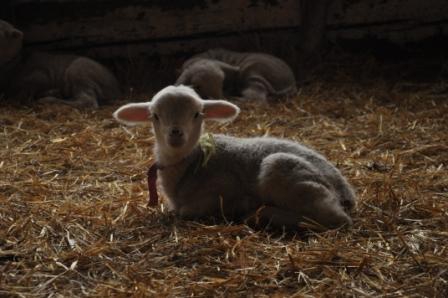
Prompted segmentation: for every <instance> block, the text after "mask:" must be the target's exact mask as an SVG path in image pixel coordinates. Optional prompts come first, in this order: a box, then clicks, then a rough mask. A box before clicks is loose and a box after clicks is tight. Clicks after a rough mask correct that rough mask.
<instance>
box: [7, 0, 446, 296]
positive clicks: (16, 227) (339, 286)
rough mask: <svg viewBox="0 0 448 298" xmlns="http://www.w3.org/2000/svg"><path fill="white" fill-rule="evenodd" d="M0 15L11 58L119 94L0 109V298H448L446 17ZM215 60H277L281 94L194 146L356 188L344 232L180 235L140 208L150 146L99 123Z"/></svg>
mask: <svg viewBox="0 0 448 298" xmlns="http://www.w3.org/2000/svg"><path fill="white" fill-rule="evenodd" d="M313 3H314V4H313ZM1 5H2V7H1V11H0V18H1V19H6V20H7V21H9V22H11V23H13V24H15V25H16V26H17V28H19V29H20V30H22V31H23V33H24V36H25V45H24V47H25V49H29V50H35V51H49V52H52V53H59V52H62V53H76V54H82V55H86V56H89V57H93V58H95V59H98V60H100V61H102V62H104V64H106V65H107V66H109V67H110V69H112V70H113V71H114V72H115V74H116V75H117V77H118V79H119V81H120V82H121V84H122V85H123V86H124V87H123V89H124V94H125V95H124V96H123V97H122V98H120V99H119V101H117V102H114V103H113V104H111V105H106V106H101V107H100V108H98V109H81V110H78V109H75V108H72V107H69V106H66V105H55V104H37V103H31V104H26V105H24V104H18V103H16V102H14V101H11V100H9V99H8V98H4V97H2V98H1V100H0V124H1V131H0V144H1V147H0V296H6V297H16V296H17V297H31V296H33V297H34V296H38V297H41V296H51V297H53V296H60V297H66V296H67V297H69V296H96V297H107V296H119V297H124V296H126V297H127V296H137V297H146V296H154V297H162V296H169V297H186V296H193V297H228V296H229V297H246V296H249V297H252V296H257V297H303V296H307V297H308V296H311V297H314V296H330V297H333V296H334V297H339V296H360V297H364V296H366V297H370V296H385V297H398V296H409V297H446V296H447V295H448V249H447V246H448V117H447V114H448V81H447V80H448V61H447V53H448V51H447V49H448V48H447V39H446V35H447V29H448V20H447V16H448V4H447V3H446V1H444V0H432V1H418V0H384V1H380V0H366V1H355V0H336V1H325V0H324V1H306V0H302V1H299V0H297V1H295V0H278V1H274V0H259V1H258V0H240V1H237V0H229V1H227V0H226V1H224V0H201V1H158V0H152V1H151V0H147V1H137V0H133V1H127V2H126V3H125V2H124V1H83V0H65V1H51V0H46V1H33V0H27V1H26V0H16V1H14V0H12V1H6V3H4V4H3V3H2V4H1ZM216 47H222V48H229V49H232V50H238V51H252V52H260V51H261V52H267V53H271V54H275V55H277V56H278V57H281V58H282V59H284V60H285V61H286V62H287V63H288V64H289V65H290V66H291V67H292V69H293V70H294V72H295V74H296V77H297V78H298V85H297V88H298V93H297V95H296V96H295V97H294V98H292V99H291V100H290V101H287V102H279V103H275V104H261V103H259V102H256V101H248V102H243V103H237V104H238V106H239V107H240V108H241V114H240V115H239V117H238V118H237V119H236V120H235V121H234V122H233V123H230V124H225V125H222V124H208V125H207V130H208V131H210V132H213V133H223V134H229V135H234V136H245V137H252V136H265V135H269V136H275V137H283V138H288V139H292V140H295V141H297V142H300V143H303V144H306V145H308V146H310V147H312V148H314V149H316V150H317V151H319V152H320V153H322V154H323V155H325V156H326V157H327V158H328V160H330V161H331V162H332V163H333V164H335V165H336V166H337V167H338V168H339V169H340V170H341V171H342V173H343V174H344V175H345V177H347V179H348V180H349V181H350V183H351V184H352V185H353V186H354V188H355V189H356V193H357V206H356V207H355V209H354V211H353V213H352V218H353V225H352V226H351V227H344V228H341V229H333V230H329V231H326V232H321V233H318V232H313V231H311V230H305V231H304V230H300V233H296V232H295V231H290V230H270V229H268V228H267V229H255V228H253V227H251V226H248V225H245V224H244V223H239V222H229V221H227V220H226V219H225V218H214V219H209V220H196V221H194V220H183V219H181V218H179V217H178V216H176V215H175V214H173V213H171V212H169V211H168V210H167V208H166V204H164V202H163V197H162V202H161V204H159V205H158V206H156V207H148V206H147V199H148V186H147V184H146V178H147V177H146V171H147V170H148V167H149V166H150V165H151V164H152V163H153V161H154V157H153V156H152V153H151V148H152V146H153V144H154V136H153V134H152V132H151V130H150V127H149V126H143V127H130V128H129V127H124V126H122V125H120V124H119V123H117V122H116V121H114V120H113V119H112V113H113V111H115V110H116V109H117V108H118V107H119V106H120V105H122V104H125V103H127V102H130V101H147V100H150V99H151V97H152V95H153V94H154V93H155V92H156V91H157V90H159V89H160V88H161V87H164V86H166V85H170V84H173V83H174V81H175V79H176V75H177V74H176V69H179V68H180V67H181V65H182V62H183V61H185V60H186V59H187V58H188V57H190V56H191V55H192V54H196V53H198V52H201V51H205V50H207V49H209V48H216ZM0 70H1V69H0ZM0 74H1V73H0ZM192 199H193V198H192Z"/></svg>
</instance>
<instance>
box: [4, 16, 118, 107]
mask: <svg viewBox="0 0 448 298" xmlns="http://www.w3.org/2000/svg"><path fill="white" fill-rule="evenodd" d="M22 41H23V33H22V32H21V31H20V30H18V29H16V28H14V26H12V25H11V24H9V23H7V22H5V21H2V20H0V95H1V94H3V95H4V96H5V97H6V98H11V99H15V100H17V101H19V102H23V101H35V100H37V101H40V102H46V103H56V104H58V103H62V104H67V105H71V106H74V107H98V105H99V104H103V103H107V102H108V101H112V100H115V99H116V98H118V97H119V96H120V88H119V84H118V82H117V79H116V78H115V76H114V75H113V74H112V73H111V72H110V71H109V70H108V69H107V68H105V67H104V66H102V65H101V64H99V63H98V62H96V61H93V60H92V59H89V58H86V57H80V56H76V55H52V54H47V53H37V52H36V53H29V52H27V53H23V51H22Z"/></svg>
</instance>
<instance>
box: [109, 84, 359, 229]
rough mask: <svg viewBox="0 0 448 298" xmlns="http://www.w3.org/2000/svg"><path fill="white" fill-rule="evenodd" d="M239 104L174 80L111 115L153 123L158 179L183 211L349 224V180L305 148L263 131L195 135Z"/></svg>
mask: <svg viewBox="0 0 448 298" xmlns="http://www.w3.org/2000/svg"><path fill="white" fill-rule="evenodd" d="M239 111H240V110H239V108H238V107H237V106H236V105H234V104H232V103H230V102H227V101H224V100H203V99H202V98H201V97H200V96H199V95H198V94H197V93H196V92H195V91H194V90H193V89H192V88H191V87H188V86H184V85H179V86H168V87H166V88H164V89H162V90H161V91H159V92H158V93H157V94H156V95H155V96H154V97H153V98H152V101H150V102H143V103H130V104H126V105H124V106H122V107H120V108H119V109H118V110H116V111H115V112H114V114H113V116H114V118H115V119H116V120H118V121H119V122H121V123H124V124H128V125H135V124H140V123H145V122H148V121H150V122H152V127H153V132H154V134H155V137H156V142H155V147H154V155H155V161H156V165H157V168H158V175H159V177H160V178H161V181H159V182H160V186H161V187H162V191H163V193H164V195H165V197H166V198H167V199H168V204H169V206H170V208H171V209H173V210H174V211H175V212H176V213H177V214H178V215H180V216H181V217H183V218H187V219H194V218H209V217H221V216H224V217H225V218H226V219H227V220H235V221H239V220H242V219H245V218H248V217H251V216H255V215H256V218H257V219H258V220H259V221H261V222H269V223H270V224H271V225H272V226H274V227H282V226H285V227H287V228H297V227H298V225H299V223H301V222H306V221H312V222H315V223H318V224H319V225H321V226H323V227H325V228H337V227H341V226H343V225H351V224H352V220H351V218H350V216H349V212H350V210H351V209H352V208H353V207H354V205H355V194H354V191H353V190H352V187H351V186H350V185H349V184H348V182H347V181H346V179H345V178H344V177H343V176H342V175H341V173H340V172H339V170H338V169H336V168H335V167H334V166H333V165H332V164H331V163H330V162H328V161H327V160H326V159H325V158H324V157H323V156H322V155H320V154H318V153H316V152H315V151H313V150H311V149H310V148H307V147H305V146H303V145H300V144H298V143H295V142H292V141H289V140H282V139H277V138H270V137H258V138H236V137H231V136H227V135H221V134H215V135H212V134H209V135H208V137H205V139H206V142H204V141H202V140H204V136H203V137H202V138H201V133H202V130H203V122H204V120H214V121H221V122H226V121H231V120H233V119H235V118H236V117H237V115H238V114H239ZM205 136H207V135H205ZM207 144H208V145H207ZM210 144H212V145H210Z"/></svg>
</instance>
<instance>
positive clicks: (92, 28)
mask: <svg viewBox="0 0 448 298" xmlns="http://www.w3.org/2000/svg"><path fill="white" fill-rule="evenodd" d="M325 3H329V6H328V14H325V10H326V9H325V8H322V7H319V6H324V5H325ZM0 5H2V13H1V17H4V18H7V19H9V20H10V21H12V22H13V23H15V24H16V25H17V26H18V27H19V28H21V29H22V30H23V31H24V32H25V36H26V44H27V45H28V46H29V47H32V48H36V49H43V50H64V51H78V52H83V53H86V54H88V55H92V56H101V57H116V56H138V55H160V54H162V55H165V54H167V55H170V54H177V53H184V52H185V53H191V52H198V51H201V50H203V49H206V48H210V47H216V46H221V47H228V48H233V49H236V50H265V51H268V52H273V53H276V54H278V55H280V56H288V55H290V54H291V52H297V51H300V49H303V48H306V46H304V45H308V44H312V46H311V49H308V51H312V49H313V47H314V44H318V43H319V34H320V33H319V30H314V31H313V30H311V31H306V30H304V28H305V29H306V27H307V26H308V27H319V26H320V24H324V23H327V25H328V26H327V36H328V38H329V39H330V40H333V41H337V40H341V39H361V38H366V37H369V38H372V37H373V38H378V39H386V40H390V41H392V42H397V43H406V42H414V41H420V40H423V39H426V38H430V37H434V36H446V35H447V32H448V1H447V0H425V1H422V0H362V1H361V0H333V1H331V0H180V1H168V0H146V1H145V0H130V1H116V0H115V1H113V0H7V1H6V2H2V4H0ZM313 5H314V7H313ZM316 6H317V8H316ZM325 16H326V17H325ZM304 32H305V33H304ZM307 32H308V34H307ZM313 38H314V40H311V39H313Z"/></svg>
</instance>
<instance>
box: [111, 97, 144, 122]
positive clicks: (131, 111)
mask: <svg viewBox="0 0 448 298" xmlns="http://www.w3.org/2000/svg"><path fill="white" fill-rule="evenodd" d="M113 116H114V118H115V119H116V120H117V121H118V122H121V123H123V124H127V125H136V124H141V123H145V122H147V121H148V120H149V117H150V116H151V103H150V102H139V103H129V104H127V105H124V106H122V107H121V108H119V109H118V110H116V111H115V112H114V114H113Z"/></svg>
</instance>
